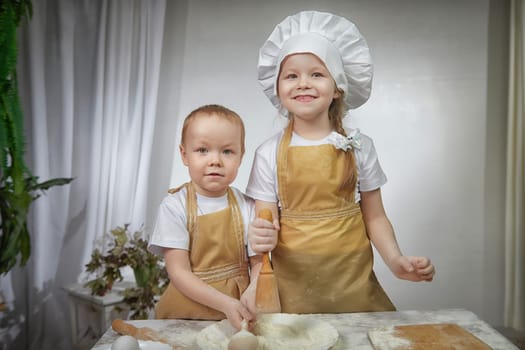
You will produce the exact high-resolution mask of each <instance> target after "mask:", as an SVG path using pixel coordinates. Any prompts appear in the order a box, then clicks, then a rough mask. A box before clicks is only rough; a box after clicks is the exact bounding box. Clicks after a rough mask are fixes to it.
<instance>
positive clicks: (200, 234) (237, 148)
mask: <svg viewBox="0 0 525 350" xmlns="http://www.w3.org/2000/svg"><path fill="white" fill-rule="evenodd" d="M179 148H180V154H181V157H182V160H183V162H184V165H186V166H187V167H188V170H189V174H190V178H191V182H189V183H186V184H184V185H182V186H181V187H179V188H177V189H173V190H170V191H169V192H170V194H169V195H168V196H167V197H166V198H164V200H163V201H162V203H161V205H160V208H159V213H158V217H157V222H156V225H155V229H154V232H153V235H152V237H151V239H150V242H149V249H150V250H151V251H153V252H154V253H157V254H163V255H164V259H165V263H166V269H167V271H168V275H169V277H170V282H171V283H170V285H169V286H168V288H167V290H166V291H165V292H164V294H163V295H162V296H161V298H160V301H159V302H158V303H157V305H156V317H157V318H189V319H204V320H220V319H223V318H225V317H227V318H228V320H229V321H230V323H231V324H232V325H233V326H234V327H236V328H237V329H239V328H240V326H241V321H242V320H243V319H246V320H247V321H250V320H252V319H254V315H253V314H252V313H251V312H250V311H249V310H248V308H247V307H245V306H244V304H243V303H246V304H253V303H254V302H255V294H254V293H255V292H254V290H255V289H254V287H251V288H250V289H249V290H248V291H247V287H248V285H249V283H250V279H249V277H248V258H247V254H246V250H245V242H246V237H245V233H246V232H247V227H248V223H249V222H250V220H251V218H253V201H252V200H251V199H249V198H247V197H245V196H244V195H243V194H242V193H241V192H240V191H239V190H237V189H235V188H233V187H230V184H231V183H232V182H233V181H234V180H235V178H236V176H237V172H238V170H239V166H240V164H241V160H242V157H243V155H244V124H243V122H242V120H241V118H240V117H239V115H237V113H235V112H233V111H231V110H229V109H227V108H225V107H223V106H219V105H206V106H203V107H200V108H198V109H196V110H194V111H193V112H191V113H190V114H189V115H188V116H187V117H186V119H185V120H184V124H183V128H182V137H181V145H180V147H179ZM274 243H275V242H274ZM260 248H261V247H259V248H258V249H260ZM248 253H249V254H248V255H251V256H253V255H255V254H254V253H253V252H252V251H251V250H250V249H248ZM250 263H251V264H252V268H253V270H254V271H256V272H258V270H259V269H260V264H261V259H260V257H259V256H253V257H250ZM241 297H242V299H243V302H241V301H240V298H241Z"/></svg>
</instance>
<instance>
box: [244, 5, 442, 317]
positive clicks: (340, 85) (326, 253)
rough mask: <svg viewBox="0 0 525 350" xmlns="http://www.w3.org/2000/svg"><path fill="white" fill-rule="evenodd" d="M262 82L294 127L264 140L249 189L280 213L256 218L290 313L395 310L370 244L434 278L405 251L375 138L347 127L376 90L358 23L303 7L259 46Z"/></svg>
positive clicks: (421, 260)
mask: <svg viewBox="0 0 525 350" xmlns="http://www.w3.org/2000/svg"><path fill="white" fill-rule="evenodd" d="M258 72H259V82H260V83H261V85H262V86H263V89H264V92H265V94H266V95H267V96H268V97H269V98H270V100H271V101H272V103H273V104H274V105H275V107H276V108H278V109H279V111H280V112H281V113H282V114H284V115H286V116H287V117H288V120H289V123H288V126H287V128H286V129H285V130H284V131H282V132H280V133H278V134H277V135H275V136H273V137H271V138H270V139H269V140H267V141H266V142H264V143H263V144H262V145H261V146H259V147H258V149H257V151H256V154H255V159H254V163H253V167H252V173H251V175H250V180H249V183H248V187H247V190H246V193H247V195H248V196H251V197H253V198H254V199H255V200H256V204H255V208H256V209H255V210H256V212H259V211H260V210H261V209H262V208H265V207H267V208H270V209H271V210H272V211H273V213H274V217H279V221H276V222H274V223H273V224H271V223H269V222H266V221H264V220H261V219H257V220H255V221H254V222H253V224H252V225H251V227H250V234H249V235H250V244H253V245H254V250H255V251H256V252H261V251H259V250H258V248H257V247H256V246H258V247H260V244H262V243H266V242H268V241H271V240H272V239H273V237H274V236H275V235H276V234H277V233H276V231H277V230H279V229H280V233H279V236H278V243H277V245H276V247H275V249H274V250H273V251H272V254H271V255H272V264H273V268H274V272H275V275H276V277H277V281H278V287H279V294H280V298H281V306H282V311H283V312H289V313H328V312H357V311H387V310H395V308H394V305H393V304H392V302H391V301H390V299H389V298H388V296H387V295H386V294H385V292H384V291H383V289H382V287H381V286H380V284H379V282H378V281H377V278H376V276H375V274H374V272H373V269H372V267H373V253H372V247H371V243H370V242H372V243H373V244H374V246H375V247H376V248H377V250H378V252H379V253H380V255H381V257H382V258H383V260H384V261H385V263H386V264H387V265H388V267H389V268H390V270H391V271H392V272H393V274H394V275H395V276H397V277H399V278H402V279H407V280H411V281H431V280H432V278H433V276H434V266H433V265H432V264H431V262H430V260H429V259H428V258H426V257H413V256H404V255H402V253H401V251H400V249H399V247H398V244H397V242H396V239H395V235H394V232H393V228H392V226H391V224H390V221H389V219H388V218H387V216H386V214H385V211H384V208H383V203H382V199H381V189H380V187H381V186H382V185H383V184H384V183H385V182H386V177H385V175H384V173H383V171H382V169H381V167H380V165H379V162H378V158H377V154H376V151H375V148H374V145H373V142H372V140H371V139H370V138H369V137H367V136H365V135H363V134H361V133H360V132H359V130H350V129H345V128H344V127H343V123H342V118H343V116H344V114H345V113H346V111H347V110H348V109H351V108H357V107H359V106H360V105H362V104H363V103H364V102H365V101H366V100H367V99H368V97H369V95H370V88H371V81H372V64H371V61H370V55H369V50H368V47H367V44H366V42H365V40H364V38H363V37H362V36H361V34H360V33H359V31H358V29H357V28H356V27H355V25H354V24H353V23H351V22H350V21H348V20H346V19H345V18H341V17H338V16H335V15H332V14H329V13H322V12H315V11H304V12H300V13H298V14H296V15H294V16H290V17H288V18H286V19H285V20H284V21H283V22H281V23H280V24H278V25H277V27H276V28H275V29H274V31H273V32H272V34H271V35H270V37H269V38H268V40H267V41H266V43H265V44H264V45H263V46H262V48H261V50H260V55H259V67H258Z"/></svg>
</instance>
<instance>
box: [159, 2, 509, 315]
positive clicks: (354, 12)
mask: <svg viewBox="0 0 525 350" xmlns="http://www.w3.org/2000/svg"><path fill="white" fill-rule="evenodd" d="M168 3H169V4H168V14H167V19H166V22H167V23H171V25H168V26H171V28H168V29H167V32H166V38H165V41H166V42H167V44H168V45H169V44H170V43H171V49H170V52H172V54H173V57H170V56H169V55H166V56H165V57H163V59H164V64H166V67H165V72H166V75H165V77H167V80H166V90H165V91H164V93H166V94H167V96H168V97H166V96H164V97H162V96H161V98H160V100H159V103H160V106H159V108H161V111H160V113H161V114H162V113H164V114H165V115H166V116H165V118H166V121H167V123H168V125H169V131H167V130H166V129H164V130H160V131H159V132H160V134H159V135H160V137H163V138H164V139H166V140H169V142H168V143H167V146H166V152H167V153H166V154H163V155H159V157H162V159H164V160H165V159H167V158H168V157H171V156H173V158H172V161H173V167H172V172H171V180H170V185H171V186H177V185H179V184H181V183H183V182H185V181H187V180H188V176H187V171H186V168H184V167H183V166H182V163H181V161H180V157H179V155H178V151H177V149H176V146H175V147H174V145H178V143H179V137H180V121H181V120H182V119H183V118H184V117H185V116H186V115H187V114H188V113H189V112H190V111H191V110H193V109H194V108H196V107H198V106H200V105H202V104H208V103H219V104H223V105H225V106H227V107H230V108H232V109H234V110H236V111H237V112H238V113H239V114H240V115H241V116H242V117H243V118H244V121H245V124H246V127H247V145H246V147H247V154H246V156H245V159H244V162H243V165H242V167H241V170H240V173H239V177H238V180H237V181H236V183H235V185H236V186H237V187H239V188H241V189H244V188H245V186H246V183H247V179H248V174H249V170H250V166H251V164H250V163H251V161H252V158H253V152H254V150H255V148H256V147H257V146H258V145H259V144H260V143H261V142H262V141H263V140H264V139H266V138H267V137H269V136H270V135H271V134H272V133H274V132H275V131H276V130H278V129H279V128H280V127H281V126H282V122H281V121H280V119H278V117H277V113H276V111H275V110H274V108H273V107H272V105H271V104H270V102H269V101H268V100H267V99H266V98H265V97H264V95H263V93H262V91H261V89H260V88H259V86H258V83H257V81H256V65H257V56H258V49H259V47H260V45H261V44H262V43H263V41H264V40H265V39H266V37H267V36H268V35H269V33H270V32H271V30H272V29H273V27H274V25H275V24H277V23H278V22H280V21H281V20H282V19H283V18H284V17H285V16H287V15H290V14H293V13H295V12H298V11H300V10H305V9H317V10H323V11H329V12H334V13H338V14H340V15H343V16H345V17H348V18H349V19H351V20H353V21H354V22H355V23H356V24H357V25H358V27H359V28H360V30H361V32H362V33H363V35H364V36H365V37H366V39H367V41H368V44H369V46H370V49H371V52H372V56H373V59H374V63H375V78H374V84H373V89H372V96H371V98H370V100H369V101H368V102H367V103H366V104H365V105H364V106H363V107H361V108H359V109H358V110H355V111H354V112H353V114H352V116H351V120H349V121H348V124H349V125H351V126H353V127H359V128H360V129H361V131H362V132H364V133H365V134H368V135H370V136H371V137H372V138H373V139H374V141H375V144H376V148H377V150H378V153H379V156H380V160H381V163H382V166H383V168H384V170H385V172H386V173H387V176H388V178H389V182H388V183H387V184H386V185H385V186H384V187H383V198H384V203H385V207H386V209H387V213H388V214H389V217H390V219H391V221H392V223H393V225H394V227H395V229H396V232H397V238H398V240H399V243H400V245H401V247H402V250H403V251H404V253H405V254H407V255H410V254H417V255H427V256H429V257H431V258H432V260H433V262H434V264H435V265H436V267H437V275H436V278H435V281H434V282H432V283H420V284H414V283H409V282H405V281H400V280H396V279H395V278H394V277H393V276H392V275H391V273H390V272H389V271H387V269H386V267H385V265H384V264H383V262H382V261H381V260H380V258H379V257H378V259H377V260H376V272H377V274H378V277H379V279H380V280H381V281H382V283H383V285H384V287H385V289H386V290H387V293H388V294H389V295H390V296H391V297H392V299H393V300H394V302H395V304H396V305H397V307H398V308H399V309H434V308H466V309H469V310H471V311H473V312H475V313H476V314H478V315H479V316H481V317H482V318H484V319H485V320H487V321H488V322H490V323H491V324H494V325H500V324H501V323H502V310H503V308H502V295H503V294H502V278H503V277H502V273H501V269H502V266H503V265H502V261H503V256H502V254H503V252H502V251H501V249H500V248H501V247H502V244H501V242H502V239H503V237H502V234H500V233H499V231H498V229H499V226H498V225H499V223H501V222H502V221H501V215H502V213H501V211H499V212H498V211H497V210H496V211H494V210H491V209H494V208H495V206H494V205H493V204H491V205H487V203H489V202H490V203H498V202H499V203H501V197H498V196H502V194H501V193H500V192H499V191H497V190H494V188H495V187H494V186H491V185H490V184H499V183H500V182H501V181H503V178H502V176H503V175H502V172H498V171H496V172H494V171H492V172H491V171H488V170H487V169H492V165H491V164H490V163H488V162H490V161H491V160H496V161H497V162H499V164H497V166H501V164H502V163H501V157H500V155H501V152H502V150H504V147H503V146H502V145H504V132H502V130H505V129H504V127H501V121H502V120H504V118H501V115H499V114H498V113H499V111H501V109H502V108H503V109H504V100H505V96H504V94H496V95H494V94H492V95H490V96H489V97H490V99H489V103H487V89H489V90H492V91H499V90H501V89H499V90H498V86H493V84H494V82H496V83H497V84H500V85H501V86H502V87H506V83H505V79H504V78H502V77H501V76H500V75H496V77H495V78H496V79H495V80H491V84H490V85H489V84H488V78H489V76H491V77H492V78H494V75H493V72H494V71H493V70H488V63H489V62H488V60H489V54H488V52H489V44H490V43H489V17H490V16H489V15H490V13H491V11H489V7H490V6H489V5H491V4H492V3H489V0H481V1H478V0H471V1H467V0H463V1H456V0H447V1H434V0H397V1H392V0H369V1H358V0H338V1H330V2H327V1H312V0H297V1H286V2H284V1H280V0H272V1H243V0H232V1H216V0H207V1H206V0H198V1H195V0H193V1H187V2H184V1H173V2H168ZM493 3H494V2H493ZM503 3H505V2H503ZM502 6H503V5H502ZM496 7H498V6H496ZM498 8H501V6H500V7H498ZM173 16H176V18H177V19H176V20H174V19H173ZM491 23H492V22H491ZM497 24H499V25H500V26H505V22H503V23H497ZM493 36H494V35H493ZM499 42H501V41H499ZM500 46H501V45H500ZM493 62H496V63H497V64H498V66H497V67H496V73H497V74H503V73H505V70H504V69H500V68H498V67H502V66H504V65H505V62H504V60H503V59H501V58H500V57H499V56H497V54H496V56H494V54H493V55H492V56H491V63H493ZM491 66H492V65H491ZM491 69H492V68H491ZM177 72H178V73H177ZM170 78H173V80H176V83H169V79H170ZM501 86H500V87H501ZM174 91H176V93H175V92H174ZM490 101H493V102H494V104H490ZM502 101H503V103H502ZM163 106H164V107H163ZM494 106H496V107H494ZM488 111H489V112H490V113H488ZM174 120H178V121H179V122H178V123H177V126H176V130H174V125H175V123H174ZM487 125H492V126H496V129H497V130H499V131H498V132H497V133H496V134H495V135H491V132H489V131H488V130H487ZM167 133H169V135H168V134H167ZM487 133H488V134H489V137H492V139H490V140H489V141H488V142H489V144H490V145H491V148H490V149H488V148H487V144H488V143H487ZM172 149H173V151H172ZM172 152H173V153H172ZM159 159H160V158H159ZM170 161H171V160H170ZM158 163H159V164H164V166H163V167H162V168H163V169H164V170H166V169H167V168H169V167H168V166H166V162H162V161H161V160H158ZM168 164H169V161H168ZM503 164H504V163H503ZM487 177H488V178H487ZM488 184H489V185H488ZM163 191H164V189H161V190H160V192H158V193H159V194H158V198H156V203H154V204H153V207H154V208H156V206H157V205H158V202H159V201H160V198H161V197H162V196H163V193H164V192H163ZM489 196H491V197H492V196H496V197H495V198H490V197H489ZM494 200H495V202H494ZM486 214H487V215H488V216H487V215H486ZM152 215H153V214H152ZM487 223H489V224H490V225H489V226H490V230H488V229H485V227H486V225H487ZM488 243H490V244H491V245H494V246H495V247H499V248H498V250H496V251H495V250H492V249H491V246H488V245H487V244H488ZM487 272H490V273H487Z"/></svg>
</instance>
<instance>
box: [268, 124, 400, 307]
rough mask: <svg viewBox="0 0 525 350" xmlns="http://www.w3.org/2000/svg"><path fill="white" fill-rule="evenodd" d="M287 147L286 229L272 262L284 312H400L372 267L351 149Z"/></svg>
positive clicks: (280, 166)
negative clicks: (346, 183) (353, 191)
mask: <svg viewBox="0 0 525 350" xmlns="http://www.w3.org/2000/svg"><path fill="white" fill-rule="evenodd" d="M291 136H292V123H290V126H289V127H288V128H287V129H286V131H285V133H284V135H283V139H282V140H281V143H280V145H279V151H278V156H277V176H278V183H279V198H280V202H281V218H280V224H281V231H280V233H279V241H278V244H277V247H276V248H275V250H273V252H272V263H273V267H274V272H275V274H276V276H277V282H278V287H279V295H280V299H281V306H282V311H283V312H287V313H336V312H364V311H389V310H395V307H394V305H393V304H392V302H391V301H390V299H389V298H388V296H387V295H386V294H385V292H384V291H383V288H382V287H381V285H380V284H379V282H378V281H377V278H376V276H375V274H374V272H373V270H372V267H373V253H372V246H371V244H370V240H369V238H368V236H367V233H366V229H365V225H364V222H363V219H362V215H361V209H360V206H359V204H356V203H355V199H354V196H353V195H352V196H349V198H350V199H349V200H347V199H344V198H343V197H344V196H342V195H341V194H340V193H339V192H338V187H339V184H340V183H341V181H342V176H343V168H344V161H345V160H344V159H345V155H344V152H343V151H340V150H337V149H336V148H335V147H333V146H332V145H329V144H328V145H319V146H300V147H289V144H290V140H291Z"/></svg>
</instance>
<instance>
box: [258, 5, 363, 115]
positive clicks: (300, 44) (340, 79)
mask: <svg viewBox="0 0 525 350" xmlns="http://www.w3.org/2000/svg"><path fill="white" fill-rule="evenodd" d="M294 53H312V54H314V55H316V56H317V57H319V58H320V59H321V60H322V61H323V62H324V64H325V65H326V68H327V69H328V71H329V72H330V74H331V75H332V77H333V78H334V80H335V82H336V85H337V87H338V88H339V89H341V90H343V91H344V92H345V103H346V106H347V107H348V108H350V109H353V108H357V107H359V106H361V105H362V104H363V103H365V102H366V100H368V98H369V97H370V90H371V87H372V75H373V67H372V59H371V57H370V52H369V50H368V45H367V43H366V41H365V39H364V38H363V36H362V35H361V33H360V32H359V30H358V29H357V27H356V25H355V24H354V23H352V22H350V21H349V20H347V19H346V18H343V17H339V16H336V15H333V14H331V13H326V12H318V11H302V12H299V13H297V14H295V15H293V16H289V17H287V18H285V19H284V20H283V21H282V22H281V23H279V24H278V25H277V26H276V27H275V28H274V30H273V32H272V33H271V34H270V36H269V37H268V39H267V40H266V42H265V43H264V44H263V45H262V47H261V49H260V50H259V64H258V67H257V72H258V79H259V83H260V84H261V85H262V87H263V90H264V93H265V94H266V96H267V97H268V98H269V99H270V101H271V102H272V103H273V105H274V106H275V107H276V108H277V109H279V111H280V112H281V113H283V114H286V110H285V109H284V108H283V107H282V106H281V102H280V101H279V98H278V97H277V78H278V76H279V70H280V68H281V62H282V61H283V60H284V59H285V58H286V57H287V56H288V55H291V54H294Z"/></svg>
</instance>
